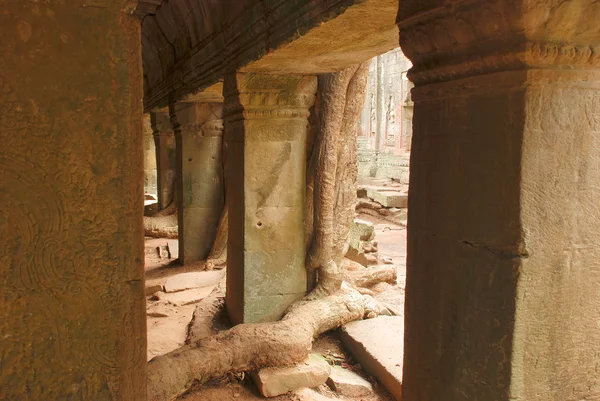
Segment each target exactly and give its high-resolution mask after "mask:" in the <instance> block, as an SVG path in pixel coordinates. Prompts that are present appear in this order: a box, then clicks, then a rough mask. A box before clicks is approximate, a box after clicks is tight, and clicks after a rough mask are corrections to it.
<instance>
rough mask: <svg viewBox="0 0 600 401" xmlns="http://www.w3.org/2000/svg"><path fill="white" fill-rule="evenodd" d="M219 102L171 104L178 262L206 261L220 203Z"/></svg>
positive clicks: (221, 166)
mask: <svg viewBox="0 0 600 401" xmlns="http://www.w3.org/2000/svg"><path fill="white" fill-rule="evenodd" d="M222 108H223V104H222V103H181V102H180V103H175V104H174V106H173V107H172V113H171V121H172V122H173V127H174V128H175V136H176V140H177V159H178V166H177V178H176V180H177V183H178V184H179V183H181V185H178V186H177V190H178V191H179V193H178V196H177V199H178V201H177V209H178V210H179V215H178V217H179V261H180V262H181V263H182V264H184V265H187V264H190V263H194V262H198V261H200V260H203V259H206V257H207V256H208V254H209V252H210V249H211V247H212V244H213V242H214V240H215V236H216V234H217V227H218V225H219V219H220V218H221V212H222V211H223V204H224V187H223V184H224V183H223V157H222V154H223V152H222V143H223V120H221V113H222Z"/></svg>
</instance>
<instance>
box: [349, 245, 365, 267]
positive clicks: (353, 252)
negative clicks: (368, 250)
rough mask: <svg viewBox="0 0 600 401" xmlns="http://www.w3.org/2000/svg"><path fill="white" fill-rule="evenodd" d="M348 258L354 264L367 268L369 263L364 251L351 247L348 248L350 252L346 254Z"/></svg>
mask: <svg viewBox="0 0 600 401" xmlns="http://www.w3.org/2000/svg"><path fill="white" fill-rule="evenodd" d="M346 258H348V259H350V260H351V261H353V262H356V263H359V264H360V265H362V266H364V267H367V266H368V261H367V256H366V255H365V253H364V252H363V251H359V250H358V249H356V248H353V247H352V246H350V247H349V248H348V252H346Z"/></svg>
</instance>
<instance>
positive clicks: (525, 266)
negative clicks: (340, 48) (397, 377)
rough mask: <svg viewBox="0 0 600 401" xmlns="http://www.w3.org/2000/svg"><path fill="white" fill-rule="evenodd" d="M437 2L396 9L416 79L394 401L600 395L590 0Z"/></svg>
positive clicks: (596, 39) (599, 88) (598, 140)
mask: <svg viewBox="0 0 600 401" xmlns="http://www.w3.org/2000/svg"><path fill="white" fill-rule="evenodd" d="M447 3H448V2H446V1H404V2H403V3H402V8H401V10H400V16H399V26H400V30H401V34H400V38H401V42H402V46H403V50H404V52H405V54H406V55H407V56H408V57H410V58H411V59H412V61H413V64H414V68H413V69H412V70H411V73H410V76H411V78H412V79H413V80H414V81H415V83H416V85H417V88H416V89H415V90H414V91H413V95H414V96H413V100H414V101H415V116H414V129H415V132H414V136H413V138H414V140H413V148H412V155H411V157H412V159H411V179H410V182H411V196H410V201H409V208H408V211H409V221H410V225H409V227H408V261H407V282H406V284H407V287H406V337H405V343H406V347H405V349H406V354H405V375H404V376H405V381H404V393H403V399H404V400H405V401H414V400H419V401H437V400H440V399H444V400H465V399H468V400H498V401H507V400H518V401H525V400H526V401H546V400H586V399H598V398H599V397H600V376H599V375H598V372H597V369H598V366H599V365H600V353H599V352H598V349H599V347H598V344H600V331H599V330H598V321H599V319H600V292H599V291H598V286H599V284H600V258H598V245H597V244H598V227H600V211H599V210H598V187H597V186H596V185H595V184H594V183H597V182H599V180H600V167H599V165H598V161H599V160H600V159H599V158H598V152H599V150H600V136H599V133H600V115H599V114H598V110H600V106H599V105H600V74H599V73H598V67H599V66H600V57H599V54H598V46H600V32H599V29H598V25H597V23H596V22H593V21H598V20H599V18H600V4H599V3H598V2H594V1H591V0H579V1H568V2H559V1H535V2H532V1H514V0H513V1H508V2H507V1H499V0H494V1H488V0H485V1H483V0H480V1H473V2H466V1H465V2H457V3H453V5H452V7H447ZM452 12H454V13H452ZM459 13H460V14H459ZM441 32H444V34H443V35H441V34H440V35H438V33H441ZM442 37H443V38H444V39H443V40H441V41H439V40H438V39H442ZM450 43H461V45H460V46H451V45H449V44H450ZM444 44H448V46H445V45H444ZM484 49H485V50H484Z"/></svg>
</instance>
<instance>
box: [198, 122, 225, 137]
mask: <svg viewBox="0 0 600 401" xmlns="http://www.w3.org/2000/svg"><path fill="white" fill-rule="evenodd" d="M223 130H224V128H223V120H210V121H207V122H205V123H204V125H203V126H202V133H203V134H204V136H223Z"/></svg>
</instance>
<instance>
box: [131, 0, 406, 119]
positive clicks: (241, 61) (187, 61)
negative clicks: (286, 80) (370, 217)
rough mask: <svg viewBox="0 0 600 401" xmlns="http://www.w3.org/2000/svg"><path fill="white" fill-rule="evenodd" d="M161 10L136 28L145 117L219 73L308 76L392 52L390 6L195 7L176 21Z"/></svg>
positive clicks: (166, 7) (304, 1) (314, 1)
mask: <svg viewBox="0 0 600 401" xmlns="http://www.w3.org/2000/svg"><path fill="white" fill-rule="evenodd" d="M161 3H162V4H161V7H160V8H158V11H157V15H148V16H147V17H146V18H144V20H143V22H142V29H143V31H144V34H143V35H142V38H143V46H144V52H143V56H144V65H145V66H146V70H145V74H144V79H145V83H146V85H145V89H146V90H145V105H146V108H147V110H150V109H152V108H155V107H164V106H167V103H168V101H169V99H181V98H182V97H184V96H185V95H187V94H189V93H191V92H195V91H198V90H200V89H203V88H208V87H210V86H212V85H213V84H215V83H216V82H218V81H219V79H220V78H222V72H223V71H226V70H227V71H239V70H241V69H242V68H243V67H245V69H243V71H244V72H261V73H268V74H290V73H291V74H298V75H315V74H321V73H327V72H334V71H340V70H342V69H344V68H347V67H350V66H352V65H356V64H359V63H361V62H364V61H366V60H369V59H370V58H372V57H374V56H376V55H378V54H381V53H385V52H386V51H388V50H392V49H393V48H395V47H397V46H398V28H397V26H396V24H395V15H396V14H397V12H398V1H397V0H366V1H356V0H337V1H335V2H333V3H331V2H323V1H321V0H299V1H295V2H294V3H281V4H280V3H264V4H262V3H256V2H253V1H239V0H234V1H221V2H215V1H197V2H196V3H194V7H193V8H192V9H191V10H190V12H187V13H185V17H184V18H182V17H181V12H180V11H179V10H180V7H181V4H180V3H181V2H167V1H162V2H161ZM182 4H186V2H183V3H182ZM335 17H337V18H335ZM289 21H294V23H290V22H289ZM241 37H244V38H246V39H245V40H240V39H239V38H241ZM211 38H219V39H218V40H212V39H211ZM324 43H327V48H326V49H327V51H323V50H324V48H323V44H324ZM300 59H301V60H302V62H298V60H300ZM253 62H254V63H253ZM174 82H177V84H176V85H173V83H174Z"/></svg>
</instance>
